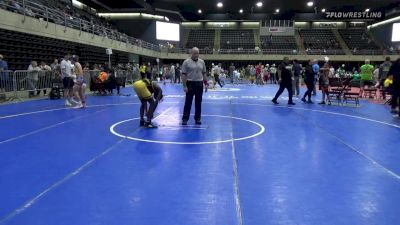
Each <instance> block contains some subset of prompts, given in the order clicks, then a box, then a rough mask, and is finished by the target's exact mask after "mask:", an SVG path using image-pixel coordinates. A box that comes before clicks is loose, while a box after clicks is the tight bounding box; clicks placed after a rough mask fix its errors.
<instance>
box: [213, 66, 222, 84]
mask: <svg viewBox="0 0 400 225" xmlns="http://www.w3.org/2000/svg"><path fill="white" fill-rule="evenodd" d="M221 72H222V68H221V63H219V64H218V65H217V66H215V67H214V68H213V76H214V79H215V82H214V83H215V85H216V84H217V83H218V84H219V86H220V87H221V88H222V87H223V85H222V84H221V80H220V79H219V77H220V75H221Z"/></svg>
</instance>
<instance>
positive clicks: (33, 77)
mask: <svg viewBox="0 0 400 225" xmlns="http://www.w3.org/2000/svg"><path fill="white" fill-rule="evenodd" d="M39 71H40V67H39V66H38V64H37V62H36V61H32V62H31V64H30V65H29V67H28V76H27V80H28V87H29V97H33V96H34V95H35V90H36V87H37V83H38V80H39Z"/></svg>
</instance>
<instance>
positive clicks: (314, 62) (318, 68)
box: [313, 59, 320, 95]
mask: <svg viewBox="0 0 400 225" xmlns="http://www.w3.org/2000/svg"><path fill="white" fill-rule="evenodd" d="M313 70H314V90H313V95H317V88H316V86H317V81H318V77H319V70H320V67H319V65H318V60H317V59H314V61H313Z"/></svg>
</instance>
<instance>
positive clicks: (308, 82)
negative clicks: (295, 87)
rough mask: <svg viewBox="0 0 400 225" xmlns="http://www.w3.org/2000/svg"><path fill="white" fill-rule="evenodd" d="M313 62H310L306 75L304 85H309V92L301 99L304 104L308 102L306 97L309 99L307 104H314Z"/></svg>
mask: <svg viewBox="0 0 400 225" xmlns="http://www.w3.org/2000/svg"><path fill="white" fill-rule="evenodd" d="M312 65H313V60H310V61H308V65H307V66H306V70H305V73H304V83H306V85H307V91H306V93H304V97H303V98H302V99H301V100H302V101H303V102H306V97H308V100H307V103H313V102H312V101H311V94H312V92H313V90H314V75H315V73H314V70H313V67H312Z"/></svg>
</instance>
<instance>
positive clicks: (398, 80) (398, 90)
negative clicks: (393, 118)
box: [387, 58, 400, 118]
mask: <svg viewBox="0 0 400 225" xmlns="http://www.w3.org/2000/svg"><path fill="white" fill-rule="evenodd" d="M387 75H388V76H393V89H394V90H393V96H392V102H391V103H392V111H391V113H393V114H395V113H398V117H399V118H400V110H398V111H396V108H397V106H398V105H399V98H400V58H398V59H397V60H396V62H395V63H393V64H392V66H391V67H390V69H389V72H388V74H387Z"/></svg>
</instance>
